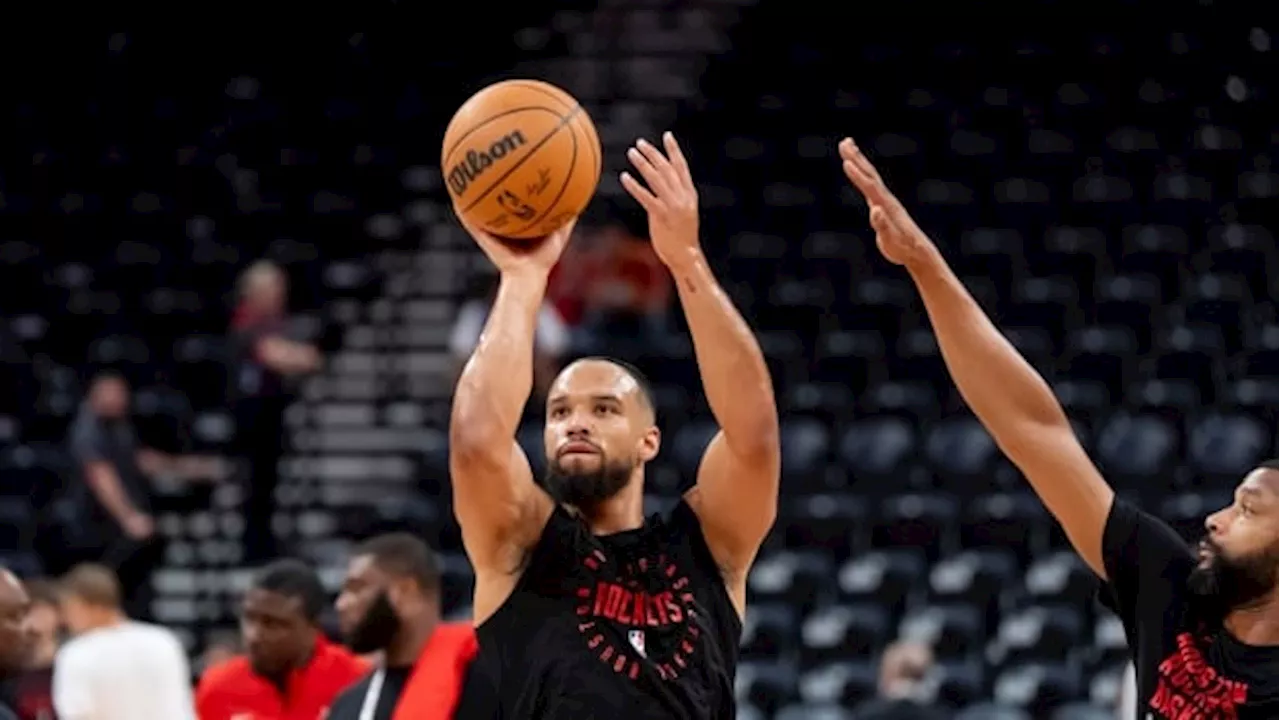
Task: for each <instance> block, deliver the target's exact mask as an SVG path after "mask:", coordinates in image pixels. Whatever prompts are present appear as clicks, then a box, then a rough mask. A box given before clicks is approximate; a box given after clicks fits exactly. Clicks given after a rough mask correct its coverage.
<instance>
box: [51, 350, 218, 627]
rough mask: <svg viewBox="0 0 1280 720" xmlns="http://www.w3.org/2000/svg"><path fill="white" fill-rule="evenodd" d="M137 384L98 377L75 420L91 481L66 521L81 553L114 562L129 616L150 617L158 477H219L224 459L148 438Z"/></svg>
mask: <svg viewBox="0 0 1280 720" xmlns="http://www.w3.org/2000/svg"><path fill="white" fill-rule="evenodd" d="M129 406H130V390H129V385H128V384H127V383H126V382H125V379H124V378H123V377H122V376H120V375H118V374H116V373H113V372H103V373H100V374H98V375H97V376H95V377H94V378H93V381H92V383H91V384H90V386H89V392H88V396H87V397H86V398H85V401H84V403H83V404H81V406H80V410H79V412H78V413H77V414H76V417H75V420H74V421H73V422H72V424H71V430H70V436H69V444H70V451H71V455H72V457H74V458H75V460H76V463H77V464H78V466H79V470H80V473H81V477H82V479H83V481H84V485H83V486H82V487H81V488H79V493H78V496H77V498H76V502H75V503H74V505H75V506H76V507H77V513H76V514H77V515H78V517H76V518H74V520H73V522H72V523H71V527H67V528H64V529H63V530H64V532H65V535H66V536H65V537H64V538H63V543H64V544H68V545H78V546H79V547H78V549H79V550H80V551H82V552H83V554H84V557H77V558H70V561H71V562H69V563H68V565H70V564H74V563H75V562H79V561H93V562H100V563H102V564H104V565H107V566H108V567H110V568H111V569H112V570H114V571H115V572H116V574H117V576H118V577H119V578H120V584H121V586H122V587H124V589H125V592H126V593H127V595H128V598H127V601H126V606H127V608H126V609H127V610H128V612H129V615H130V617H135V618H142V619H145V618H149V617H150V616H151V613H150V607H149V601H148V597H149V587H150V577H151V570H152V568H153V567H154V565H155V564H156V562H157V560H158V559H159V558H160V557H161V555H162V553H163V552H164V550H163V546H162V544H161V542H160V537H159V536H158V535H157V534H156V527H155V519H154V518H153V517H152V515H151V499H152V492H151V480H150V478H151V477H154V476H157V475H163V474H171V475H174V476H178V477H183V478H197V477H199V478H206V479H212V478H216V477H219V476H221V475H222V473H223V468H222V464H221V463H220V462H218V461H217V460H215V459H212V458H197V457H175V456H171V455H167V454H165V453H161V452H159V451H157V450H154V449H151V448H148V447H145V446H143V445H142V444H141V443H140V442H139V440H138V436H137V433H136V432H135V430H134V426H133V423H132V421H131V420H130V417H129Z"/></svg>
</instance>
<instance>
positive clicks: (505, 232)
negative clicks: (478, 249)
mask: <svg viewBox="0 0 1280 720" xmlns="http://www.w3.org/2000/svg"><path fill="white" fill-rule="evenodd" d="M440 160H441V165H440V166H441V168H442V172H443V173H444V179H445V184H446V185H448V187H449V197H450V199H452V200H453V207H454V209H455V210H456V211H457V213H458V214H459V215H460V216H463V217H464V218H466V219H467V220H468V221H469V222H471V223H473V224H475V225H477V226H479V227H481V228H483V229H485V230H487V231H489V232H491V233H493V234H494V235H500V236H502V237H506V238H514V239H521V240H526V239H532V238H537V237H542V236H544V235H547V234H549V233H551V232H553V231H554V230H556V229H557V228H559V227H560V226H562V225H564V224H565V223H566V222H568V221H569V220H571V219H573V218H574V217H576V216H578V215H579V214H581V213H582V211H583V210H585V209H586V207H587V203H588V202H590V201H591V196H592V195H593V194H595V191H596V185H597V183H599V182H600V167H601V155H600V137H599V136H598V135H597V134H596V127H595V124H593V123H592V122H591V118H590V117H589V116H588V115H587V113H586V111H585V110H583V109H582V106H581V105H579V104H578V101H577V100H574V99H573V97H572V96H571V95H569V94H568V93H566V92H565V91H563V90H561V89H560V88H558V87H556V86H554V85H549V84H547V83H544V82H539V81H537V80H504V81H503V82H500V83H495V84H493V85H490V86H489V87H487V88H485V89H483V90H481V91H480V92H478V93H476V94H475V95H473V96H471V99H469V100H467V101H466V102H465V103H463V104H462V107H460V108H458V112H457V113H455V114H454V116H453V119H452V120H450V121H449V127H448V128H447V129H446V130H445V133H444V148H443V150H442V151H441V159H440Z"/></svg>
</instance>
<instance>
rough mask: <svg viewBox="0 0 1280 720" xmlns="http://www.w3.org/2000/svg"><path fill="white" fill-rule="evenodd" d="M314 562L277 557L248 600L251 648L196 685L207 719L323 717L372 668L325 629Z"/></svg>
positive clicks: (244, 618)
mask: <svg viewBox="0 0 1280 720" xmlns="http://www.w3.org/2000/svg"><path fill="white" fill-rule="evenodd" d="M328 604H329V603H328V598H327V597H326V596H325V590H324V586H323V585H321V584H320V578H319V576H317V575H316V572H315V570H314V569H312V568H311V567H310V566H308V565H306V564H305V563H303V562H301V561H298V560H277V561H276V562H273V563H271V564H270V565H267V566H266V567H264V568H262V569H261V570H260V571H258V573H257V575H256V576H255V577H254V578H253V581H252V584H251V585H250V587H249V589H248V590H247V591H246V592H245V594H244V599H243V601H242V603H241V620H240V630H241V633H242V634H243V639H244V646H245V654H244V655H237V656H235V657H233V658H231V659H230V660H227V661H225V662H223V663H221V664H219V665H215V666H212V667H210V668H208V669H207V670H206V671H205V673H204V675H203V676H202V677H201V678H200V685H199V687H198V688H197V690H196V703H197V712H198V715H199V717H200V720H237V719H238V718H248V717H254V718H258V717H261V718H298V719H299V720H301V719H302V718H307V719H308V720H309V719H310V718H316V717H320V716H321V714H322V711H323V710H324V709H325V708H327V707H329V705H330V704H331V703H332V702H333V699H334V698H335V697H336V696H337V695H338V693H340V692H342V691H343V690H344V689H345V688H347V687H349V686H350V685H351V684H352V683H353V682H355V681H356V680H357V679H359V678H360V676H361V675H364V673H365V672H366V671H367V670H368V669H369V666H368V665H367V664H366V663H365V662H364V661H362V660H360V659H359V658H357V657H356V656H355V655H352V654H351V653H350V652H348V651H347V649H346V648H344V647H342V646H341V645H337V644H334V643H331V642H329V641H328V640H327V639H325V636H324V633H323V632H321V630H320V615H321V613H323V612H324V611H325V609H326V608H327V606H328Z"/></svg>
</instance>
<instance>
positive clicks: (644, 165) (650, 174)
mask: <svg viewBox="0 0 1280 720" xmlns="http://www.w3.org/2000/svg"><path fill="white" fill-rule="evenodd" d="M627 159H628V160H630V161H631V165H632V166H633V167H634V168H635V169H636V171H637V172H639V173H640V177H642V178H644V181H645V184H647V185H648V186H649V191H650V194H651V195H652V196H654V197H655V198H661V197H665V196H666V195H668V194H670V191H669V190H668V189H667V183H666V182H665V181H664V180H663V179H662V176H661V174H660V173H659V172H658V169H657V168H655V167H654V166H653V163H652V162H650V160H649V158H648V157H647V156H646V155H645V154H644V153H642V152H641V151H640V150H639V149H638V148H631V149H630V150H628V151H627Z"/></svg>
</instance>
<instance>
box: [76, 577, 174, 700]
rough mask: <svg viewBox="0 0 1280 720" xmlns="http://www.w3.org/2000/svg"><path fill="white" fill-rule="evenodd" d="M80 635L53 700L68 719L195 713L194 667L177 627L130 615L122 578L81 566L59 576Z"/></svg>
mask: <svg viewBox="0 0 1280 720" xmlns="http://www.w3.org/2000/svg"><path fill="white" fill-rule="evenodd" d="M58 593H59V599H60V601H61V608H62V617H63V619H64V620H65V621H66V624H67V629H68V630H69V631H70V632H71V634H72V635H73V636H74V637H72V639H70V640H68V641H67V643H66V644H65V645H63V646H62V649H60V650H59V651H58V656H57V659H56V660H55V661H54V666H53V701H54V706H55V707H56V708H57V711H58V716H59V717H61V718H64V720H81V718H84V719H86V720H90V719H91V720H195V712H194V704H193V701H192V697H191V670H190V667H189V665H188V663H187V654H186V651H185V650H184V649H183V648H182V643H180V642H178V638H177V637H175V636H174V634H173V632H172V631H170V630H168V629H167V628H163V627H160V626H159V625H151V624H148V623H141V622H136V621H134V620H131V619H130V618H129V616H128V615H127V614H126V613H125V611H124V609H123V607H122V606H121V599H122V598H121V589H120V582H119V580H117V578H116V577H115V575H113V574H112V572H111V571H110V570H109V569H107V568H106V567H103V566H101V565H79V566H76V567H75V568H73V569H72V570H71V572H69V573H67V575H66V576H65V577H64V578H63V579H62V581H61V583H59V587H58Z"/></svg>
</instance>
